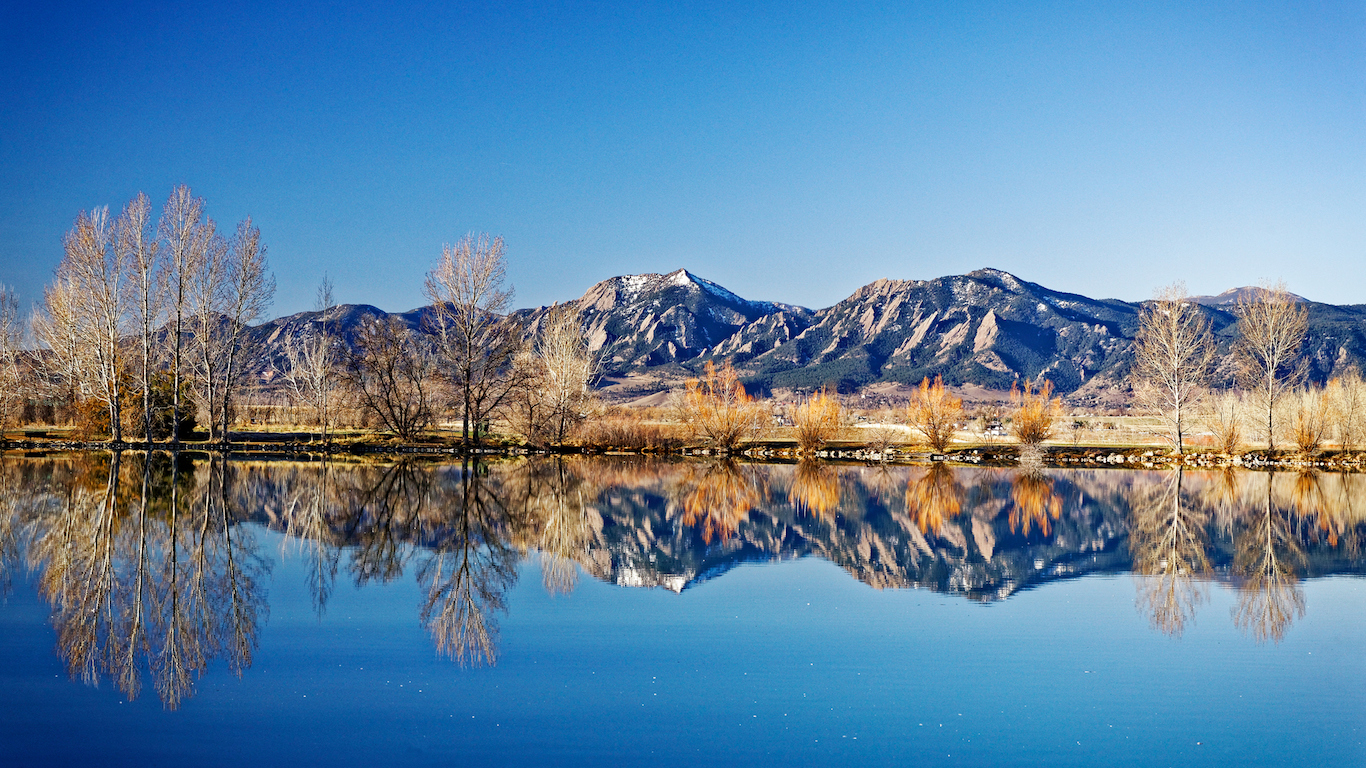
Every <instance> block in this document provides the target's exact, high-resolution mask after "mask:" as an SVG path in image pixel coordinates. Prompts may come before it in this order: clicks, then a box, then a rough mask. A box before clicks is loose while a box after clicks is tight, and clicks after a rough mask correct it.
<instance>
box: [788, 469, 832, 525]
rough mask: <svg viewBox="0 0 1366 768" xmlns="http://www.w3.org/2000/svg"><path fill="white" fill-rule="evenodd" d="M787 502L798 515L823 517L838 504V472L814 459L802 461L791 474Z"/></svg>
mask: <svg viewBox="0 0 1366 768" xmlns="http://www.w3.org/2000/svg"><path fill="white" fill-rule="evenodd" d="M787 500H788V501H790V502H791V503H792V506H793V507H795V508H796V510H797V512H798V513H802V514H807V515H814V516H816V517H824V516H825V515H826V514H828V513H830V512H832V511H835V510H838V509H839V504H840V475H839V471H838V470H836V469H835V468H834V467H831V466H829V465H827V464H825V463H824V462H821V461H817V460H815V459H802V460H801V461H800V462H798V463H797V466H796V468H795V469H794V470H793V473H792V485H791V486H789V487H788V491H787Z"/></svg>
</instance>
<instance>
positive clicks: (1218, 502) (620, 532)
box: [0, 454, 1366, 707]
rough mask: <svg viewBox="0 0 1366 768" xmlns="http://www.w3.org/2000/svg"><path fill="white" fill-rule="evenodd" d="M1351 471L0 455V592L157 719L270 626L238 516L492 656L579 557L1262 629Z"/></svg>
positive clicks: (609, 577) (669, 572)
mask: <svg viewBox="0 0 1366 768" xmlns="http://www.w3.org/2000/svg"><path fill="white" fill-rule="evenodd" d="M1364 484H1366V478H1363V477H1361V476H1357V475H1335V474H1319V473H1303V474H1292V473H1274V474H1273V473H1253V472H1231V471H1230V472H1205V473H1191V472H1185V473H1183V472H1172V473H1158V472H1138V471H1132V470H1051V471H1050V470H1044V469H1041V468H1033V469H1030V468H1023V467H1022V468H1020V469H982V468H951V467H948V466H945V465H942V464H939V465H934V466H931V467H927V468H918V467H904V466H902V467H883V466H834V465H828V464H819V463H804V464H797V465H753V464H739V463H734V462H727V461H711V462H697V461H687V462H685V461H670V460H658V459H599V458H582V457H576V458H545V459H532V460H516V461H504V462H498V463H494V464H489V465H465V466H460V465H432V464H419V463H414V462H410V461H401V462H397V463H393V464H388V465H374V464H365V465H339V464H335V463H297V462H270V461H223V460H222V459H220V458H214V459H208V458H205V457H200V458H198V459H194V460H192V459H190V458H189V457H188V456H186V455H181V456H180V457H179V459H178V460H176V461H174V462H173V461H172V460H171V457H169V456H167V455H165V454H153V455H151V456H150V457H149V456H146V455H140V454H124V455H123V456H121V457H110V456H108V455H102V456H65V457H62V458H59V459H37V458H33V459H25V458H17V457H8V458H5V459H3V460H0V589H3V588H6V587H7V586H8V584H9V582H10V580H11V579H12V578H14V574H16V573H18V572H20V571H21V570H22V569H23V567H24V566H27V568H28V569H30V570H31V571H32V572H33V573H35V574H36V576H37V581H38V587H39V589H40V591H41V592H42V594H43V595H44V597H45V598H46V599H47V600H48V601H49V603H50V604H51V605H52V606H53V622H54V625H55V626H56V628H57V631H58V644H59V648H58V651H59V652H60V654H61V655H62V657H63V658H64V659H65V660H66V662H67V664H68V667H69V669H70V671H71V674H72V676H73V677H80V678H82V679H85V680H87V681H92V682H93V681H96V680H99V679H102V678H109V679H111V680H113V681H114V682H115V684H116V685H117V686H118V687H119V689H120V690H122V691H123V692H124V693H125V694H127V695H128V696H130V697H133V696H136V695H137V693H138V691H139V690H140V687H141V685H142V682H141V681H142V680H143V678H144V677H147V676H150V678H151V680H152V681H153V682H154V684H155V688H156V690H157V692H158V694H159V696H160V697H161V698H162V700H163V702H164V703H165V704H166V705H167V706H168V707H174V706H177V705H178V703H179V702H180V701H181V700H183V698H185V697H186V696H189V695H192V693H193V688H194V680H195V678H197V676H198V675H200V674H202V673H203V671H204V670H205V669H207V668H208V666H209V665H210V664H212V663H214V661H215V660H222V661H225V662H226V663H227V664H228V666H229V667H230V668H231V669H233V670H235V671H237V672H238V673H240V672H241V671H242V670H244V669H245V668H247V667H249V666H250V664H251V657H252V652H253V650H254V648H255V645H256V638H257V635H258V633H259V631H260V628H261V626H262V625H263V624H264V623H265V620H266V616H267V613H268V609H267V605H266V595H265V592H264V589H263V586H262V585H263V583H264V581H265V579H264V578H263V577H264V576H265V575H266V573H267V565H266V560H265V559H264V558H262V557H261V556H260V553H259V552H258V550H257V545H256V543H255V541H254V539H253V538H252V536H251V528H250V527H243V526H242V525H241V524H242V523H244V522H254V523H259V524H263V525H266V526H269V527H270V528H273V529H275V530H278V531H280V532H282V533H284V534H285V535H286V536H287V541H288V542H289V547H290V548H291V549H293V550H295V551H296V552H297V553H298V554H299V555H300V556H302V557H304V558H306V561H307V563H308V565H309V568H308V571H309V574H310V575H309V588H310V590H311V592H312V594H313V596H314V601H315V607H316V609H317V610H318V612H319V614H320V615H321V614H322V613H324V612H325V611H326V606H327V601H328V598H329V596H330V595H331V593H332V590H333V585H334V583H335V581H336V579H337V578H339V577H340V576H341V575H342V574H343V573H344V574H345V577H346V578H350V579H351V580H352V581H354V582H355V583H356V584H357V585H358V586H361V585H364V584H367V583H371V582H379V583H385V582H390V581H393V580H396V579H399V578H402V577H403V576H404V575H405V574H409V575H411V576H412V577H414V578H416V580H417V582H418V584H419V586H420V588H421V591H422V594H423V596H424V600H423V604H422V606H421V609H420V614H421V620H422V622H423V624H424V626H426V627H427V629H428V631H429V632H430V634H431V636H432V641H433V644H434V646H435V647H436V649H437V650H438V652H440V653H442V654H443V655H446V656H449V657H450V658H451V659H452V660H454V661H456V662H457V663H460V664H475V665H478V664H492V663H494V662H495V661H496V658H497V648H498V641H497V637H498V623H497V619H498V616H499V614H501V613H503V612H505V611H506V595H507V592H508V590H510V589H511V588H512V586H513V585H514V584H515V583H516V580H517V576H518V571H517V565H518V563H519V562H521V561H522V560H523V559H524V558H526V557H529V556H535V557H538V558H539V559H540V561H541V573H542V577H543V579H544V583H545V587H546V589H547V590H549V591H551V592H552V593H562V592H568V591H571V590H572V589H573V588H574V584H575V581H576V578H577V574H578V572H579V569H580V568H581V569H582V570H584V571H586V572H587V573H589V574H592V575H593V576H595V577H597V578H600V579H603V580H605V581H609V582H611V583H615V584H619V585H623V586H662V587H665V588H667V589H670V590H673V591H675V592H681V591H683V590H685V589H687V588H688V587H690V586H692V585H695V584H698V583H700V582H703V581H706V580H707V579H711V578H716V577H718V576H720V575H722V574H724V573H726V572H727V571H728V570H729V569H731V568H733V567H734V566H735V565H737V564H739V563H745V562H762V561H773V560H784V559H793V558H799V557H808V556H815V557H820V558H824V559H826V560H829V561H830V562H832V563H835V564H836V565H839V566H840V567H841V568H843V569H845V570H846V571H848V572H849V573H850V574H851V575H853V576H854V577H855V578H857V579H859V580H861V581H863V582H865V583H867V584H869V585H871V586H874V587H877V588H886V587H925V588H929V589H933V590H936V591H940V592H948V593H958V594H962V595H964V596H967V597H970V598H972V599H977V600H994V599H1002V598H1004V597H1007V596H1008V595H1010V594H1012V593H1014V592H1016V591H1019V590H1021V589H1027V588H1029V587H1032V586H1034V585H1037V584H1041V583H1044V582H1047V581H1049V580H1055V579H1060V578H1069V577H1073V576H1078V575H1083V574H1087V573H1097V572H1120V571H1124V570H1132V571H1133V572H1134V573H1135V574H1137V576H1138V578H1137V579H1136V582H1137V585H1138V595H1137V604H1138V608H1139V610H1140V611H1141V612H1142V613H1143V614H1144V615H1146V616H1147V617H1148V618H1149V619H1150V620H1151V622H1152V624H1153V626H1154V627H1155V628H1157V629H1159V630H1161V631H1163V632H1167V633H1170V634H1173V635H1175V634H1180V633H1181V632H1182V631H1183V630H1184V628H1185V627H1186V626H1187V625H1188V624H1189V623H1190V621H1191V620H1192V619H1193V618H1194V617H1195V615H1196V612H1197V610H1198V607H1199V606H1200V605H1201V604H1202V603H1203V602H1204V600H1205V591H1206V590H1207V589H1208V584H1209V582H1210V581H1211V580H1219V581H1223V582H1225V583H1227V584H1229V585H1230V586H1231V587H1233V588H1234V589H1236V590H1237V591H1238V601H1237V605H1236V607H1235V609H1234V611H1233V615H1232V616H1231V619H1232V621H1233V622H1234V623H1235V624H1236V625H1237V626H1238V627H1240V628H1241V629H1242V630H1243V631H1244V632H1245V633H1247V634H1248V635H1249V636H1251V637H1253V638H1255V639H1257V640H1259V641H1264V640H1279V639H1280V638H1281V637H1282V636H1283V635H1284V633H1285V631H1286V630H1287V629H1288V628H1289V627H1290V626H1291V624H1292V623H1293V622H1294V620H1295V619H1296V618H1298V617H1299V616H1301V615H1303V612H1304V609H1305V606H1304V600H1303V595H1302V593H1301V591H1300V587H1299V579H1302V578H1305V577H1307V576H1318V575H1325V574H1333V573H1360V572H1362V571H1363V567H1362V560H1361V558H1360V544H1361V531H1362V520H1363V516H1364V515H1366V497H1363V491H1366V485H1364Z"/></svg>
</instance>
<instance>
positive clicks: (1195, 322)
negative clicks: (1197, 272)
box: [1133, 282, 1214, 454]
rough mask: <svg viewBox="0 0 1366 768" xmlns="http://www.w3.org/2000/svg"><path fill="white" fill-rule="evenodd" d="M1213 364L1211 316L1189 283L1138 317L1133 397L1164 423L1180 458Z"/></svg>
mask: <svg viewBox="0 0 1366 768" xmlns="http://www.w3.org/2000/svg"><path fill="white" fill-rule="evenodd" d="M1213 362H1214V342H1213V339H1212V337H1211V334H1210V324H1209V318H1207V317H1205V314H1204V313H1203V312H1201V310H1200V307H1199V305H1197V304H1195V303H1194V302H1192V301H1190V300H1189V299H1188V298H1187V296H1186V286H1185V284H1184V283H1180V282H1177V283H1172V284H1171V285H1169V286H1167V287H1165V288H1161V289H1159V290H1158V291H1157V292H1156V294H1155V295H1154V296H1153V299H1152V301H1149V302H1147V303H1145V304H1144V305H1143V308H1142V309H1141V310H1139V313H1138V337H1137V339H1135V343H1134V369H1133V376H1134V385H1135V386H1134V393H1135V395H1136V396H1137V398H1138V401H1139V403H1140V404H1142V405H1143V406H1144V407H1145V408H1146V409H1147V410H1149V411H1151V412H1152V413H1154V414H1155V415H1157V416H1159V417H1160V418H1161V419H1162V421H1163V423H1164V424H1165V426H1166V428H1167V439H1168V440H1169V441H1170V442H1171V444H1172V448H1173V449H1175V451H1176V452H1177V454H1181V453H1184V452H1185V439H1186V432H1187V430H1188V429H1189V421H1190V418H1191V416H1192V414H1193V408H1194V406H1195V404H1196V401H1197V400H1198V399H1199V398H1200V396H1201V394H1202V393H1203V392H1204V388H1205V384H1206V383H1207V382H1208V380H1209V372H1210V368H1211V366H1212V365H1213Z"/></svg>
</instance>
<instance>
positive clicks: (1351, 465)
mask: <svg viewBox="0 0 1366 768" xmlns="http://www.w3.org/2000/svg"><path fill="white" fill-rule="evenodd" d="M148 450H151V451H155V452H161V453H203V454H214V453H218V454H237V455H243V456H255V457H260V458H275V457H278V458H294V459H303V460H313V459H315V458H316V459H323V458H327V457H344V456H355V457H361V456H374V457H384V456H395V457H398V456H429V457H441V456H460V457H462V458H466V459H479V458H497V457H517V456H556V455H584V456H649V457H655V458H669V457H674V458H680V459H690V458H729V459H738V460H743V461H746V462H751V463H764V464H794V463H798V462H801V461H804V460H817V461H827V462H836V463H857V464H896V465H906V466H929V465H933V464H940V463H943V464H950V465H957V466H986V467H1018V466H1020V464H1021V460H1020V453H1021V447H1020V446H1019V445H1014V444H1011V445H995V444H987V445H966V446H964V447H962V448H958V449H955V450H952V451H948V452H946V453H935V452H932V451H928V450H920V449H917V448H914V447H910V446H889V447H875V446H871V445H867V444H859V443H832V444H830V445H827V446H826V447H824V448H821V449H819V450H815V451H811V452H808V453H806V454H804V453H803V452H801V451H800V450H798V449H797V448H796V446H794V445H792V444H790V443H774V442H757V443H750V444H747V445H746V446H745V447H743V448H740V449H737V450H733V451H728V450H725V449H718V448H709V447H705V446H683V447H676V448H644V449H639V448H625V447H620V446H608V445H593V446H549V447H545V446H542V447H530V446H516V445H496V444H494V445H487V444H486V445H479V446H468V447H465V446H461V445H451V444H446V443H386V442H348V443H331V444H328V445H321V444H317V443H308V442H302V441H297V440H269V441H260V440H243V441H239V442H232V443H228V444H226V445H225V444H223V443H208V442H183V443H178V444H172V443H161V442H158V443H152V444H151V445H150V446H149V445H148V444H147V443H145V442H133V443H130V442H121V443H114V442H111V441H107V440H86V441H79V440H52V439H37V440H35V439H27V440H13V439H6V440H0V451H4V452H23V453H25V454H33V453H40V454H41V453H68V452H69V453H79V452H90V451H117V452H132V451H137V452H145V451H148ZM1039 460H1040V461H1041V463H1042V465H1043V466H1045V467H1049V468H1055V469H1067V468H1073V469H1082V468H1086V469H1104V468H1116V469H1117V468H1125V469H1175V468H1178V467H1180V468H1185V469H1197V470H1210V469H1266V470H1277V469H1295V470H1300V471H1303V470H1318V471H1336V472H1366V454H1362V453H1344V452H1341V451H1323V452H1320V453H1319V454H1316V455H1312V456H1305V455H1303V454H1301V453H1298V452H1294V451H1274V452H1271V451H1267V450H1265V449H1262V450H1253V451H1245V452H1241V453H1238V454H1221V453H1213V452H1208V451H1201V452H1191V453H1186V454H1182V455H1174V454H1170V453H1167V452H1164V451H1162V450H1161V449H1154V448H1153V447H1151V446H1134V447H1125V448H1117V447H1115V446H1084V445H1083V446H1068V445H1044V446H1041V447H1040V454H1039Z"/></svg>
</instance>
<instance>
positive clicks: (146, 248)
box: [114, 192, 163, 443]
mask: <svg viewBox="0 0 1366 768" xmlns="http://www.w3.org/2000/svg"><path fill="white" fill-rule="evenodd" d="M151 215H152V204H151V201H150V200H148V199H147V196H146V195H144V194H142V193H141V192H139V193H138V194H137V196H136V197H134V198H133V199H132V200H130V201H129V202H128V205H126V206H124V209H123V213H121V214H120V215H119V217H118V219H116V220H115V221H114V248H115V250H116V251H117V252H118V258H119V259H120V261H122V262H123V263H124V265H125V267H124V268H125V270H126V271H127V273H128V280H127V282H126V283H124V285H125V287H126V289H127V292H128V297H127V299H126V303H127V304H128V306H129V307H130V308H131V310H132V314H133V319H134V322H135V324H136V330H137V333H138V347H139V351H140V352H141V359H140V360H139V361H138V362H139V363H140V366H139V371H138V388H139V389H140V390H141V391H142V429H143V432H144V434H145V435H146V441H147V442H148V443H151V442H152V372H153V368H154V367H155V361H154V354H153V345H154V343H155V338H156V330H157V321H158V320H159V319H160V318H161V312H162V303H163V297H162V293H161V286H160V285H159V283H158V280H159V272H160V270H161V259H160V250H159V248H158V245H159V243H158V242H157V239H156V236H155V234H154V233H153V231H152V224H151Z"/></svg>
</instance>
